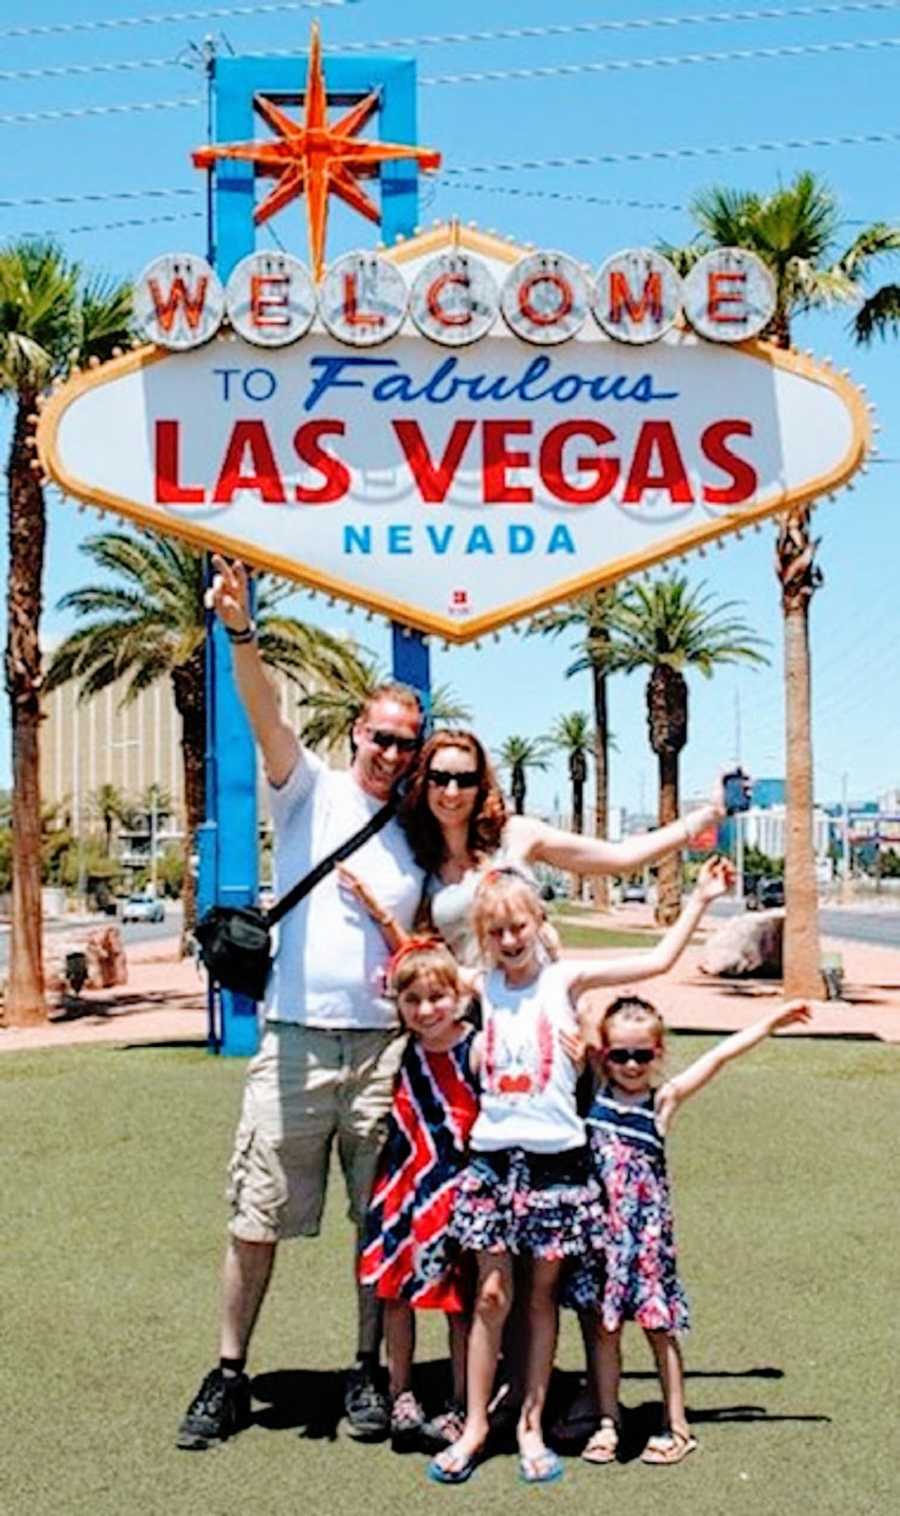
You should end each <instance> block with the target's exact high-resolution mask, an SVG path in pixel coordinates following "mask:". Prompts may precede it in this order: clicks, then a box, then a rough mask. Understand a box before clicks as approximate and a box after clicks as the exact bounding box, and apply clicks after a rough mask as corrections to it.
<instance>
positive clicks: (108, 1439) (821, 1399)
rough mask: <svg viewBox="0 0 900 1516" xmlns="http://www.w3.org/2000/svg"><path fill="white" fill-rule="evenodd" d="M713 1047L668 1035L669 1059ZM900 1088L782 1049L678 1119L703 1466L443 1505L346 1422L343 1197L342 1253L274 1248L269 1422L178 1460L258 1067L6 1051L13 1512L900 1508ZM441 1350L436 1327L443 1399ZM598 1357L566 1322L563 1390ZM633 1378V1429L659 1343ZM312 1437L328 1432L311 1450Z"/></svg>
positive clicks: (700, 1513) (812, 1049)
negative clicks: (229, 1182) (236, 1150)
mask: <svg viewBox="0 0 900 1516" xmlns="http://www.w3.org/2000/svg"><path fill="white" fill-rule="evenodd" d="M707 1046H709V1040H708V1039H705V1038H699V1037H681V1036H675V1037H673V1038H672V1039H671V1050H670V1061H671V1064H672V1066H673V1067H676V1068H677V1067H679V1066H682V1065H683V1064H684V1063H685V1062H686V1061H687V1060H688V1059H689V1058H690V1057H692V1056H695V1055H696V1054H697V1053H698V1052H700V1051H701V1050H702V1049H703V1048H705V1047H707ZM897 1073H898V1054H897V1049H896V1048H891V1047H885V1046H881V1045H879V1044H875V1043H868V1042H853V1041H847V1042H841V1041H835V1040H831V1041H824V1040H822V1041H817V1040H803V1039H785V1040H782V1041H780V1042H779V1043H777V1044H776V1043H769V1044H766V1045H765V1046H764V1047H763V1048H761V1049H759V1050H758V1051H757V1052H756V1053H755V1054H752V1055H750V1056H749V1057H748V1058H746V1059H745V1060H743V1061H742V1062H741V1063H739V1064H736V1065H735V1066H734V1067H733V1068H731V1069H729V1070H727V1071H726V1072H725V1074H724V1075H723V1076H722V1077H721V1078H720V1079H719V1080H718V1081H717V1082H716V1083H715V1084H714V1085H713V1086H711V1087H710V1088H709V1089H708V1090H707V1091H705V1092H704V1093H703V1094H702V1095H700V1096H699V1097H698V1099H697V1100H696V1102H695V1103H694V1105H693V1106H692V1107H689V1108H688V1109H687V1110H686V1111H685V1112H684V1114H683V1115H682V1116H681V1118H680V1124H679V1126H678V1127H676V1131H675V1134H674V1135H673V1138H672V1140H671V1156H672V1164H673V1169H674V1173H675V1179H676V1214H677V1218H678V1224H679V1235H680V1242H681V1251H682V1267H683V1274H684V1277H685V1280H686V1283H687V1285H688V1289H689V1293H690V1295H691V1299H692V1304H693V1308H694V1315H695V1330H694V1331H693V1332H692V1333H691V1335H690V1337H689V1338H688V1340H687V1347H686V1353H687V1365H688V1373H689V1378H688V1393H689V1404H690V1408H691V1415H692V1419H693V1423H694V1430H695V1433H696V1435H697V1436H698V1438H699V1440H700V1444H701V1447H700V1451H699V1452H697V1453H695V1454H693V1455H692V1456H691V1457H690V1458H689V1459H688V1460H687V1462H685V1463H684V1464H683V1465H682V1466H680V1467H679V1468H676V1469H654V1468H645V1467H643V1466H642V1465H641V1464H640V1463H639V1462H638V1461H636V1460H632V1461H630V1462H628V1463H624V1464H619V1465H617V1466H614V1467H610V1468H607V1469H590V1468H588V1467H587V1466H585V1465H583V1464H581V1463H579V1461H578V1460H577V1459H568V1460H567V1461H566V1476H565V1478H564V1480H563V1481H562V1482H561V1484H560V1485H559V1486H557V1487H553V1488H549V1489H545V1490H544V1491H543V1492H542V1493H541V1494H535V1493H534V1492H529V1491H526V1490H525V1489H524V1488H523V1486H522V1485H521V1484H519V1483H518V1481H517V1477H516V1466H515V1462H514V1460H513V1458H512V1457H511V1456H498V1457H494V1458H492V1459H491V1460H490V1461H489V1462H488V1463H487V1464H485V1465H484V1466H483V1467H482V1468H480V1469H479V1470H478V1472H477V1474H476V1476H475V1477H474V1478H473V1480H472V1481H471V1483H470V1484H469V1485H467V1486H466V1487H465V1488H464V1489H457V1490H444V1489H439V1488H436V1487H435V1486H433V1485H430V1484H429V1483H428V1482H427V1481H426V1479H425V1473H424V1460H423V1459H422V1458H420V1457H418V1456H411V1457H406V1458H400V1457H397V1456H395V1455H393V1454H391V1452H390V1451H389V1449H388V1448H387V1447H386V1446H377V1447H371V1446H368V1447H367V1446H360V1445H356V1444H353V1443H351V1442H349V1441H348V1440H347V1438H346V1437H345V1436H344V1435H343V1434H341V1433H338V1435H337V1436H336V1437H335V1436H332V1435H331V1430H332V1429H331V1427H330V1425H329V1421H330V1420H331V1421H333V1416H332V1415H331V1412H332V1409H333V1406H334V1404H335V1396H336V1391H337V1383H336V1377H335V1371H336V1370H337V1369H339V1368H340V1366H341V1365H342V1364H344V1363H345V1362H346V1360H347V1357H348V1350H349V1347H350V1344H351V1340H352V1336H353V1325H352V1316H353V1304H352V1292H351V1280H350V1269H349V1257H348V1254H349V1232H348V1227H347V1223H346V1221H345V1219H344V1215H343V1203H342V1197H341V1195H340V1193H339V1191H338V1188H337V1187H335V1188H334V1189H333V1190H332V1193H331V1196H330V1200H329V1206H328V1211H327V1215H326V1222H325V1230H324V1233H323V1236H322V1238H321V1239H320V1240H319V1241H318V1242H307V1243H294V1244H292V1245H290V1246H286V1247H285V1248H283V1249H282V1252H281V1256H280V1257H279V1261H278V1265H277V1268H276V1274H275V1279H274V1283H273V1287H272V1291H271V1294H270V1297H269V1300H268V1302H267V1304H266V1307H265V1309H264V1312H263V1315H262V1318H261V1321H260V1326H259V1329H258V1332H257V1336H256V1339H255V1342H254V1349H253V1355H252V1361H251V1369H252V1371H253V1372H254V1374H255V1375H256V1376H257V1377H256V1381H255V1389H256V1391H257V1404H258V1408H259V1411H260V1413H261V1414H260V1421H259V1423H258V1424H256V1425H254V1426H253V1427H252V1428H251V1429H250V1430H249V1431H248V1432H246V1433H244V1434H243V1435H242V1436H240V1437H239V1438H237V1439H235V1440H234V1441H233V1442H231V1443H229V1444H227V1445H226V1446H225V1447H224V1448H222V1449H220V1450H217V1451H215V1452H208V1453H203V1454H187V1453H179V1452H177V1451H176V1450H175V1447H174V1435H175V1429H176V1426H177V1423H178V1421H179V1418H180V1416H181V1414H182V1412H183V1410H184V1407H185V1405H186V1403H187V1401H188V1400H189V1399H190V1397H191V1395H192V1394H193V1392H194V1390H195V1389H196V1386H197V1383H198V1381H199V1379H200V1377H201V1375H202V1374H203V1373H204V1372H205V1370H206V1369H207V1368H208V1367H209V1366H210V1364H211V1363H212V1362H213V1361H214V1350H215V1339H216V1329H215V1324H216V1316H217V1270H218V1262H219V1254H220V1248H221V1239H222V1222H223V1205H222V1201H221V1191H222V1171H223V1167H224V1163H225V1160H226V1156H227V1153H228V1150H229V1147H230V1140H231V1133H232V1128H233V1123H234V1120H235V1116H236V1112H237V1105H238V1100H239V1094H240V1085H241V1079H242V1075H243V1065H242V1063H241V1062H238V1061H235V1062H231V1061H217V1060H214V1059H212V1058H210V1057H208V1056H207V1055H206V1054H204V1053H202V1052H200V1051H199V1050H195V1049H175V1048H155V1049H143V1048H134V1049H128V1050H125V1049H122V1050H117V1049H109V1048H102V1049H101V1048H91V1049H84V1050H81V1049H79V1050H75V1049H71V1050H68V1049H67V1050H63V1051H47V1052H42V1053H34V1054H8V1055H6V1056H5V1057H3V1058H2V1059H0V1098H2V1109H3V1114H4V1127H5V1137H6V1142H5V1151H4V1158H3V1165H2V1186H3V1188H2V1196H0V1200H2V1210H0V1214H2V1218H3V1225H4V1230H5V1239H6V1240H5V1246H4V1247H3V1249H2V1251H0V1299H2V1302H3V1330H2V1344H3V1347H2V1357H3V1366H4V1372H3V1430H2V1456H0V1463H2V1466H3V1473H2V1476H0V1483H2V1497H0V1501H2V1509H3V1511H4V1513H5V1516H51V1513H52V1516H81V1513H84V1516H114V1513H115V1516H232V1513H233V1516H243V1513H245V1512H246V1513H250V1516H276V1513H278V1516H282V1513H284V1516H296V1513H306V1512H309V1513H323V1516H331V1513H337V1516H343V1513H347V1516H349V1513H351V1512H354V1513H355V1512H363V1513H365V1516H380V1513H395V1512H403V1513H404V1516H414V1513H419V1512H425V1511H428V1512H433V1511H435V1510H444V1509H449V1508H450V1506H453V1508H454V1509H455V1510H465V1511H469V1512H472V1513H476V1516H482V1513H483V1516H488V1513H490V1516H497V1513H505V1512H507V1511H512V1510H516V1511H519V1510H520V1509H522V1505H521V1503H522V1502H523V1501H524V1502H525V1503H526V1504H527V1503H528V1502H532V1501H538V1502H540V1501H544V1502H546V1504H547V1509H548V1510H549V1508H550V1507H551V1506H552V1509H553V1511H554V1512H555V1513H558V1516H565V1513H575V1512H578V1513H584V1512H585V1511H586V1510H588V1509H591V1510H592V1511H593V1510H596V1511H598V1512H603V1511H611V1512H619V1511H621V1512H627V1516H659V1513H661V1512H664V1513H665V1516H814V1513H815V1516H868V1513H872V1516H875V1513H878V1516H882V1513H884V1516H887V1513H888V1512H892V1511H894V1510H896V1509H897V1501H898V1495H900V1478H898V1474H897V1466H896V1458H895V1450H896V1445H895V1433H896V1408H897V1384H898V1380H897V1369H896V1365H897V1359H898V1342H897V1326H896V1321H897V1310H896V1299H897V1296H896V1288H897V1262H898V1251H900V1250H898V1243H900V1238H898V1227H897V1203H896V1188H895V1186H896V1174H897V1145H898V1144H897V1135H896V1134H897V1121H896V1110H897V1098H896V1089H897ZM443 1351H444V1347H443V1333H442V1328H441V1323H440V1322H439V1321H430V1322H428V1323H427V1324H426V1325H425V1327H424V1329H423V1330H422V1333H421V1358H422V1360H423V1363H424V1364H425V1366H426V1375H425V1382H426V1385H427V1387H428V1388H429V1389H430V1390H434V1389H435V1388H436V1384H437V1380H436V1378H435V1375H437V1376H438V1377H439V1375H440V1369H439V1368H438V1367H437V1360H439V1359H440V1358H441V1357H442V1355H443ZM579 1356H580V1354H579V1345H578V1338H577V1333H576V1331H575V1330H574V1329H573V1323H572V1322H571V1321H570V1320H567V1321H566V1322H565V1325H564V1330H563V1339H562V1344H561V1350H560V1358H559V1361H560V1365H561V1368H562V1370H563V1371H564V1373H565V1375H566V1376H568V1383H569V1384H571V1382H572V1378H571V1376H572V1374H573V1371H575V1370H576V1369H577V1368H578V1367H579ZM625 1366H626V1375H625V1379H624V1383H623V1400H624V1402H625V1405H626V1407H628V1408H629V1416H628V1426H629V1427H630V1429H631V1431H632V1433H637V1432H639V1431H640V1429H641V1428H642V1427H645V1426H646V1425H649V1419H650V1418H652V1416H653V1414H654V1407H655V1405H656V1402H657V1390H656V1385H655V1381H654V1379H653V1378H652V1376H651V1375H650V1373H649V1367H650V1365H649V1361H648V1355H647V1352H646V1350H645V1348H644V1345H643V1342H642V1341H641V1339H640V1334H639V1333H637V1332H635V1331H632V1333H631V1334H630V1336H627V1337H626V1365H625ZM892 1385H893V1390H891V1386H892ZM645 1418H646V1419H645ZM301 1422H302V1423H303V1424H304V1425H306V1426H307V1427H308V1428H309V1430H310V1431H311V1432H312V1433H313V1435H310V1436H306V1437H305V1438H303V1440H299V1439H298V1435H297V1429H298V1425H299V1424H300V1423H301Z"/></svg>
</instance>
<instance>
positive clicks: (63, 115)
mask: <svg viewBox="0 0 900 1516" xmlns="http://www.w3.org/2000/svg"><path fill="white" fill-rule="evenodd" d="M203 104H204V102H203V100H202V99H201V98H200V96H199V95H186V96H184V97H183V98H182V99H180V100H132V101H128V102H126V103H124V104H122V105H77V106H71V107H69V108H67V109H64V110H55V111H52V110H47V111H14V112H12V113H10V114H7V115H5V116H0V126H31V125H33V124H34V123H35V122H37V121H79V120H82V119H83V118H86V117H90V116H128V115H133V114H135V113H137V114H139V115H140V114H144V115H146V114H147V113H148V112H150V111H180V110H184V109H185V107H187V106H197V105H203Z"/></svg>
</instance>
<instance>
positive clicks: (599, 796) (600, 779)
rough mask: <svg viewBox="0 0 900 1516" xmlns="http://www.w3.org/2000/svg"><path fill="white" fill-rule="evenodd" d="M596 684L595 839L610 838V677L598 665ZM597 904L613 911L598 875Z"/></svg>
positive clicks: (602, 878) (594, 890)
mask: <svg viewBox="0 0 900 1516" xmlns="http://www.w3.org/2000/svg"><path fill="white" fill-rule="evenodd" d="M592 672H593V683H594V785H595V799H594V836H595V837H603V838H606V837H608V836H609V712H608V710H607V700H606V675H605V674H604V673H603V672H602V670H601V669H599V668H597V666H596V665H595V666H594V668H593V671H592ZM591 892H592V894H593V897H594V904H595V905H596V906H597V907H598V909H599V910H601V911H605V910H607V909H608V908H609V880H608V879H607V877H606V875H605V874H595V875H594V876H593V879H592V880H591Z"/></svg>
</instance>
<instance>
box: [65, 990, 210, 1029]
mask: <svg viewBox="0 0 900 1516" xmlns="http://www.w3.org/2000/svg"><path fill="white" fill-rule="evenodd" d="M201 996H203V1002H202V1004H199V1003H198V1001H199V999H200V997H201ZM205 1007H206V999H205V992H204V991H202V990H201V989H199V988H198V989H196V990H185V991H178V990H141V991H137V990H128V991H125V992H124V993H122V994H113V995H106V996H104V999H102V1000H87V999H85V997H84V996H82V995H66V996H65V998H64V1000H63V1002H62V1007H61V1009H60V1010H57V1011H55V1012H54V1014H53V1015H52V1016H51V1017H50V1018H49V1020H50V1024H51V1026H57V1025H58V1024H59V1023H61V1022H67V1021H83V1020H85V1019H86V1018H87V1017H89V1016H94V1017H96V1018H97V1019H98V1020H100V1021H108V1020H110V1019H111V1018H115V1019H116V1020H119V1019H120V1018H121V1019H125V1018H127V1017H128V1016H133V1015H135V1014H136V1013H138V1012H140V1011H196V1010H204V1009H205Z"/></svg>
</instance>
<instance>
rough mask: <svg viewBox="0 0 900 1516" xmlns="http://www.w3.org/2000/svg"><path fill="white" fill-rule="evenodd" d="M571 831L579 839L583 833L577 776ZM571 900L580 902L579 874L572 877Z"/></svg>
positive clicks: (581, 791) (580, 786)
mask: <svg viewBox="0 0 900 1516" xmlns="http://www.w3.org/2000/svg"><path fill="white" fill-rule="evenodd" d="M572 831H573V832H577V833H578V835H579V837H580V836H581V835H582V833H583V832H584V780H583V779H582V778H581V777H580V776H578V777H573V779H572ZM572 883H573V892H572V899H573V900H581V899H582V898H583V895H584V878H583V876H582V875H581V874H573V875H572Z"/></svg>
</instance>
